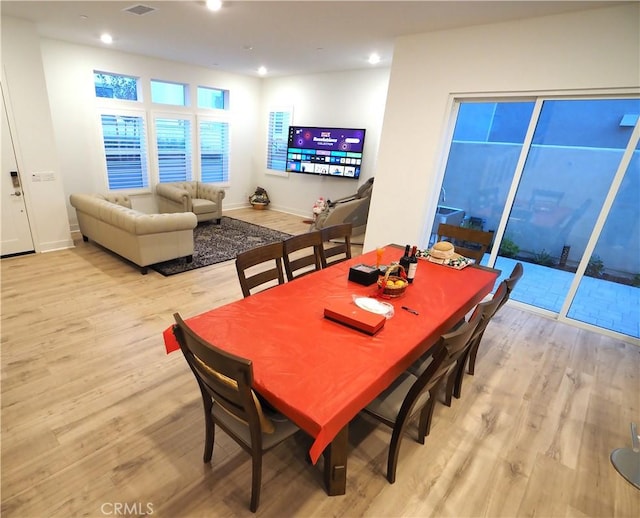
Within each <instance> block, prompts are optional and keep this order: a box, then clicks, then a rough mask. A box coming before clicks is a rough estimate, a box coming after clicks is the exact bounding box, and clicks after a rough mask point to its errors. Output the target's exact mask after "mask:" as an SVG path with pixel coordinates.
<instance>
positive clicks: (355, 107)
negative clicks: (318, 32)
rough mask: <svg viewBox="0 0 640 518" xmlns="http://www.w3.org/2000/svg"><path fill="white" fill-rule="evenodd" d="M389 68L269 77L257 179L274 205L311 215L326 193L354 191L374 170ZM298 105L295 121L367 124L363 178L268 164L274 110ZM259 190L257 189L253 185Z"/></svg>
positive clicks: (329, 195)
mask: <svg viewBox="0 0 640 518" xmlns="http://www.w3.org/2000/svg"><path fill="white" fill-rule="evenodd" d="M388 82H389V69H388V68H376V69H370V70H354V71H348V72H334V73H326V74H312V75H304V76H291V77H285V78H274V79H267V80H265V81H264V85H263V90H262V110H261V120H262V125H261V127H260V130H261V137H260V139H259V141H258V145H259V150H258V151H257V152H256V156H257V157H258V158H259V161H258V162H257V163H256V164H255V167H254V170H255V171H256V174H255V180H256V182H257V185H259V186H261V187H264V188H265V189H266V190H267V192H268V193H269V198H270V199H271V202H272V207H273V208H275V209H278V210H282V211H284V212H290V213H293V214H298V215H301V216H304V217H307V218H308V217H311V215H312V212H311V208H312V207H313V203H314V202H315V201H316V200H317V199H318V198H319V197H320V196H322V197H324V199H325V200H326V199H333V200H335V199H337V198H341V197H343V196H347V195H349V194H353V193H354V192H355V191H356V190H357V188H358V187H359V186H360V185H362V184H363V183H364V182H365V181H366V180H367V179H368V178H370V177H372V176H374V171H375V168H376V157H377V155H378V145H379V140H380V130H381V127H382V118H383V115H384V108H385V103H386V97H387V85H388ZM283 107H292V108H293V124H295V125H299V126H328V127H351V128H365V129H366V130H367V131H366V133H365V144H364V151H363V164H362V172H361V175H360V179H359V181H357V182H356V181H354V180H350V179H345V178H332V177H318V176H313V175H304V174H295V173H292V174H285V175H284V176H275V175H273V174H269V173H268V171H267V170H266V168H265V161H264V158H263V157H265V156H266V154H267V121H268V116H269V112H270V111H273V110H277V109H279V108H283ZM251 192H253V190H252V191H251Z"/></svg>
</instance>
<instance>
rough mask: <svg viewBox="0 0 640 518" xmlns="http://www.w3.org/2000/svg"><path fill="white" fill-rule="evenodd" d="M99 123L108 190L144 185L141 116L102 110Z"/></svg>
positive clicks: (146, 183) (144, 141) (146, 181)
mask: <svg viewBox="0 0 640 518" xmlns="http://www.w3.org/2000/svg"><path fill="white" fill-rule="evenodd" d="M101 122H102V136H103V141H104V151H105V159H106V165H107V181H108V184H109V190H114V191H115V190H121V189H141V188H144V187H148V186H149V169H148V164H147V139H146V129H145V126H146V124H145V120H144V117H143V116H141V115H125V114H114V113H109V114H106V113H105V114H102V115H101Z"/></svg>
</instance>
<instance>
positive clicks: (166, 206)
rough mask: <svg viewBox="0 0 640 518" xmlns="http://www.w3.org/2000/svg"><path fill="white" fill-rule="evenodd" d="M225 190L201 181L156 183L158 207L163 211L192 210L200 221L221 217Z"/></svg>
mask: <svg viewBox="0 0 640 518" xmlns="http://www.w3.org/2000/svg"><path fill="white" fill-rule="evenodd" d="M224 195H225V192H224V190H223V189H220V188H218V187H215V186H214V185H213V184H209V183H202V182H195V181H194V182H173V183H159V184H158V185H156V198H157V200H158V209H159V211H160V212H161V213H165V212H193V213H194V214H195V215H196V217H197V218H198V222H200V221H209V220H212V219H215V220H216V223H220V218H222V200H223V199H224Z"/></svg>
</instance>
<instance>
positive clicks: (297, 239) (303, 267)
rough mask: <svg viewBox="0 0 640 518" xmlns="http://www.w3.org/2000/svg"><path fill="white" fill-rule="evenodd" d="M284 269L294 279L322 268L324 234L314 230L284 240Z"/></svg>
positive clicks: (288, 277)
mask: <svg viewBox="0 0 640 518" xmlns="http://www.w3.org/2000/svg"><path fill="white" fill-rule="evenodd" d="M282 244H283V259H284V271H285V272H286V274H287V279H288V280H289V281H292V280H293V279H295V278H297V277H302V276H303V275H307V274H309V273H311V272H315V271H317V270H320V269H321V268H322V234H321V233H320V231H319V230H312V231H311V232H306V233H304V234H298V235H295V236H291V237H288V238H287V239H285V240H284V241H283V243H282Z"/></svg>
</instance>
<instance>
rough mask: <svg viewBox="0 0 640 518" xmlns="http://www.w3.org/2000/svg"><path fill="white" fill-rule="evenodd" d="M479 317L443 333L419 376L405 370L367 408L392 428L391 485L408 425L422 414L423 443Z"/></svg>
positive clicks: (390, 445) (367, 412)
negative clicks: (441, 390)
mask: <svg viewBox="0 0 640 518" xmlns="http://www.w3.org/2000/svg"><path fill="white" fill-rule="evenodd" d="M479 320H480V319H479V317H474V318H472V319H470V320H469V322H465V323H464V324H462V325H461V326H460V327H459V328H458V329H457V330H456V331H454V332H452V333H449V334H446V335H442V336H441V337H440V340H439V341H438V343H437V344H436V345H435V346H434V348H433V353H432V354H431V355H430V358H431V360H430V361H429V363H428V365H427V366H426V368H425V370H424V371H423V372H422V373H421V374H420V375H419V376H414V375H413V374H411V373H410V372H408V371H405V372H403V373H402V374H401V375H400V376H399V377H398V378H397V379H396V380H395V381H394V382H393V383H392V384H391V385H390V386H389V387H388V388H387V389H385V390H384V391H383V392H382V393H381V394H380V395H378V396H377V397H376V398H375V399H374V400H373V401H372V402H371V403H369V404H368V405H367V406H366V407H365V408H364V413H365V414H367V415H369V416H371V417H373V418H375V419H376V420H378V421H380V422H381V423H383V424H385V425H386V426H388V427H390V428H391V429H392V430H393V431H392V434H391V442H390V444H389V455H388V458H387V480H388V481H389V483H390V484H393V483H394V482H395V480H396V469H397V467H398V456H399V453H400V443H401V441H402V437H403V435H404V432H405V429H406V427H407V424H408V423H409V422H410V421H411V418H412V417H414V416H416V415H417V414H418V413H419V414H420V421H419V424H418V442H420V443H421V444H424V441H425V437H426V436H427V435H429V431H430V428H431V419H432V416H433V407H434V405H435V396H436V393H437V392H438V390H439V388H440V386H441V384H442V383H443V381H444V380H445V379H446V377H447V376H448V375H449V373H450V372H451V371H453V369H454V368H455V365H456V362H457V360H458V358H459V357H460V355H462V354H463V353H464V351H465V347H466V346H467V344H468V342H469V338H470V336H471V333H472V332H473V330H474V329H475V327H476V326H477V325H478V323H479Z"/></svg>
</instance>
